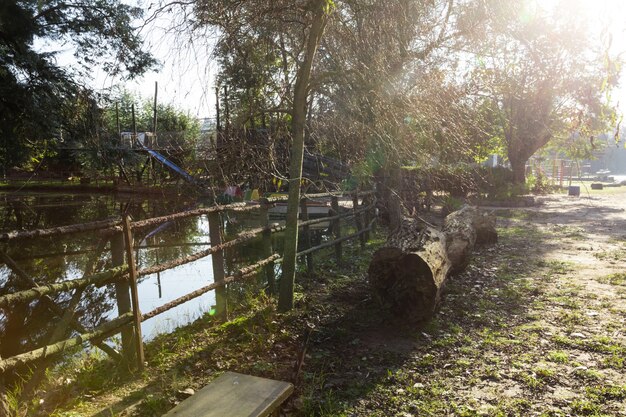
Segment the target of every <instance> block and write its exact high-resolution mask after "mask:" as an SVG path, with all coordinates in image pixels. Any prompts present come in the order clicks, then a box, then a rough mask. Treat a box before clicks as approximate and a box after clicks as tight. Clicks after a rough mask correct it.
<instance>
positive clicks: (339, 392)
mask: <svg viewBox="0 0 626 417" xmlns="http://www.w3.org/2000/svg"><path fill="white" fill-rule="evenodd" d="M542 200H543V205H541V206H539V207H537V208H532V209H523V210H522V209H500V210H498V212H497V213H498V216H499V217H500V218H499V232H500V236H501V239H500V243H498V244H497V245H496V246H494V247H486V248H481V249H479V250H478V252H477V254H476V257H475V259H474V261H473V263H472V265H471V266H470V268H469V269H468V270H467V271H466V272H465V273H464V274H462V275H461V276H459V277H455V278H453V279H452V282H451V283H450V285H449V288H448V290H447V295H446V297H445V300H444V302H443V304H442V307H441V310H440V312H439V313H438V314H437V316H436V317H435V319H434V320H432V321H431V322H429V323H427V324H426V325H425V326H424V327H423V328H419V329H416V328H415V327H409V326H403V325H400V324H397V323H393V322H392V321H390V320H391V319H390V318H388V317H387V318H384V317H379V315H377V313H376V310H375V309H373V308H372V309H369V308H367V307H357V308H356V309H355V311H344V315H343V317H342V318H338V319H337V321H336V322H333V323H332V324H327V325H326V326H327V327H324V326H323V325H322V328H321V329H320V331H319V333H318V339H317V340H316V341H315V345H314V347H313V349H311V352H310V355H311V358H310V362H309V363H308V364H307V366H306V372H308V374H306V373H305V384H304V389H303V390H304V392H303V393H302V395H303V398H304V400H302V403H303V405H302V407H301V408H300V410H299V412H300V414H304V415H336V416H403V417H406V416H447V415H450V416H452V415H455V416H494V417H495V416H535V415H536V416H574V415H581V416H605V415H606V416H626V370H625V369H624V360H625V357H626V323H625V319H626V212H625V210H624V209H625V208H626V190H624V191H623V192H617V190H611V191H609V193H605V194H599V195H593V196H587V197H581V198H570V197H567V196H550V197H545V198H543V199H542ZM353 289H354V286H353ZM352 296H353V297H354V298H355V301H356V300H359V297H357V296H355V294H354V291H353V293H352ZM364 300H365V302H366V304H367V296H366V295H365V293H363V296H362V297H361V299H360V301H361V302H363V301H364ZM329 329H332V331H330V330H329ZM306 378H308V381H306ZM307 389H308V390H309V391H308V393H307V391H306V390H307Z"/></svg>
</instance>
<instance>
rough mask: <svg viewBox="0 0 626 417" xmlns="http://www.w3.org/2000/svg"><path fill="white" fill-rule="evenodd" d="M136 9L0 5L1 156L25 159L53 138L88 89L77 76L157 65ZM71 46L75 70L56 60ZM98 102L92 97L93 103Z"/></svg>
mask: <svg viewBox="0 0 626 417" xmlns="http://www.w3.org/2000/svg"><path fill="white" fill-rule="evenodd" d="M142 13H143V12H142V9H141V8H139V7H132V6H128V5H125V4H123V3H122V2H121V1H119V0H50V1H46V2H42V1H39V0H23V1H18V0H7V1H3V2H2V3H1V4H0V137H1V138H2V139H1V140H2V145H1V146H2V147H1V152H2V154H1V155H0V158H2V160H3V161H4V166H12V165H15V164H19V163H21V162H23V161H24V159H25V158H26V157H27V156H28V152H27V151H28V149H29V148H30V147H32V146H38V145H39V144H40V143H42V142H46V141H50V140H54V139H55V138H58V136H59V135H60V134H61V129H62V128H63V126H64V125H65V124H66V121H67V118H66V116H67V115H68V112H69V113H72V112H71V108H72V106H74V105H75V103H76V102H77V101H79V100H81V99H82V98H84V97H85V95H90V96H92V93H91V91H90V89H89V88H87V87H85V86H83V85H80V83H79V82H78V81H77V76H78V75H80V74H81V73H85V72H89V71H91V70H93V67H94V66H98V67H101V68H103V69H104V70H105V71H107V72H108V73H111V74H125V75H126V76H128V77H134V76H137V75H139V74H142V73H143V72H144V71H146V70H147V69H149V68H152V67H154V66H155V64H156V61H155V59H154V58H153V57H152V56H151V55H150V54H149V53H147V52H145V51H144V50H143V49H142V40H141V38H140V37H139V35H138V31H137V29H136V27H135V26H134V25H135V24H136V23H135V21H136V19H139V18H141V16H142ZM68 48H69V49H72V50H73V52H74V60H75V62H76V64H75V65H74V66H70V67H68V66H63V65H61V64H59V62H58V61H57V59H58V58H59V56H60V52H61V50H62V49H68ZM95 98H96V97H92V99H94V100H95Z"/></svg>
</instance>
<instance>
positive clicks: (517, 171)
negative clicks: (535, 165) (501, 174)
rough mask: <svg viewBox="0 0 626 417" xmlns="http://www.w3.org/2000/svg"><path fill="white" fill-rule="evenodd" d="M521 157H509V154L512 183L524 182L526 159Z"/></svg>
mask: <svg viewBox="0 0 626 417" xmlns="http://www.w3.org/2000/svg"><path fill="white" fill-rule="evenodd" d="M521 159H523V158H515V157H513V158H511V157H510V156H509V161H510V162H511V169H512V170H513V183H514V184H525V183H526V160H521Z"/></svg>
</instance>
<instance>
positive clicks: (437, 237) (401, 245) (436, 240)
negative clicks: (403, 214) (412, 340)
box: [368, 206, 498, 321]
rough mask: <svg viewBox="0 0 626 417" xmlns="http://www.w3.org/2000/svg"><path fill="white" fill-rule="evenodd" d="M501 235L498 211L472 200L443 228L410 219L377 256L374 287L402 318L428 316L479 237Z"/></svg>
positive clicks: (486, 240) (485, 239) (488, 238)
mask: <svg viewBox="0 0 626 417" xmlns="http://www.w3.org/2000/svg"><path fill="white" fill-rule="evenodd" d="M497 236H498V235H497V232H496V229H495V219H494V218H493V216H488V215H484V214H482V213H480V212H479V211H478V210H476V209H475V208H473V207H469V206H466V207H464V208H463V209H461V210H459V211H458V212H455V213H453V214H451V215H450V216H448V217H447V218H446V219H445V222H444V226H443V230H442V231H439V230H437V229H434V228H432V227H425V226H424V225H421V224H419V223H417V222H415V221H412V220H411V219H405V221H403V222H402V224H401V225H400V226H399V227H398V228H397V229H396V230H395V231H394V233H392V235H391V236H389V239H388V240H387V245H386V246H385V247H383V248H381V249H379V250H377V251H376V252H375V253H374V255H373V257H372V261H371V262H370V266H369V269H368V275H369V281H370V285H371V287H372V292H373V293H374V296H375V298H376V299H377V300H378V301H379V302H380V304H381V306H382V307H383V308H385V309H388V310H389V311H391V312H392V313H394V314H395V315H397V316H399V317H401V318H404V319H406V320H410V321H419V320H424V319H428V318H430V317H431V316H432V314H433V313H434V312H435V308H436V307H437V303H438V302H439V299H440V297H441V291H442V288H443V286H444V284H445V281H446V279H447V278H448V276H449V275H451V274H453V273H454V274H456V273H459V272H461V271H463V270H464V269H465V268H466V267H467V265H468V263H469V261H470V256H471V253H472V250H473V248H474V245H475V244H476V243H493V242H495V241H497Z"/></svg>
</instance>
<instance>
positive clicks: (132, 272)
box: [123, 214, 145, 371]
mask: <svg viewBox="0 0 626 417" xmlns="http://www.w3.org/2000/svg"><path fill="white" fill-rule="evenodd" d="M123 220H124V242H125V243H126V262H127V264H128V281H129V283H130V295H131V300H132V303H133V321H134V324H135V350H136V359H137V369H138V370H139V371H143V368H144V362H145V356H144V353H143V337H142V335H141V310H139V292H138V291H137V265H136V263H135V253H134V252H133V231H132V230H131V228H130V216H128V215H127V214H125V215H124V219H123Z"/></svg>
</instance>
